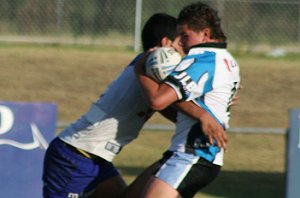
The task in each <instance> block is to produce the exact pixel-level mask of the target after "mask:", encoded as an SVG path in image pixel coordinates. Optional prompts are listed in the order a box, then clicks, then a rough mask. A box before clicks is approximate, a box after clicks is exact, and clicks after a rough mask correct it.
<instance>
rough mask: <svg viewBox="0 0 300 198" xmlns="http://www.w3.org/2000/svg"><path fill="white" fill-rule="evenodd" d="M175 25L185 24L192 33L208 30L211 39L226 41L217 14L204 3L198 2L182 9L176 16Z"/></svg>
mask: <svg viewBox="0 0 300 198" xmlns="http://www.w3.org/2000/svg"><path fill="white" fill-rule="evenodd" d="M177 23H178V24H179V25H183V24H186V25H187V26H188V27H189V28H190V29H191V30H193V31H201V30H203V29H205V28H210V30H211V39H218V40H219V41H222V42H225V41H226V36H225V34H224V32H223V30H222V28H221V19H220V17H219V16H218V12H217V11H216V10H214V9H213V8H211V7H209V6H208V5H206V4H204V3H201V2H198V3H193V4H190V5H188V6H186V7H184V8H183V9H182V10H181V12H180V13H179V15H178V19H177Z"/></svg>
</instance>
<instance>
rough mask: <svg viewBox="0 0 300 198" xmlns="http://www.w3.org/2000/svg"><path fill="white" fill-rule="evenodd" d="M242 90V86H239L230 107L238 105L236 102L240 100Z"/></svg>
mask: <svg viewBox="0 0 300 198" xmlns="http://www.w3.org/2000/svg"><path fill="white" fill-rule="evenodd" d="M242 89H243V85H240V87H239V90H238V91H237V93H236V95H235V96H234V97H233V99H232V103H231V105H230V106H235V105H237V103H238V101H239V99H240V97H239V96H240V94H239V93H240V91H241V90H242Z"/></svg>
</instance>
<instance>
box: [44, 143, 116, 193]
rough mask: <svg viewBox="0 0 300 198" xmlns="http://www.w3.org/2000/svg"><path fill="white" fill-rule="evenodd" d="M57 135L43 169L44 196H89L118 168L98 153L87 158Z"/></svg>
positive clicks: (113, 174) (49, 149)
mask: <svg viewBox="0 0 300 198" xmlns="http://www.w3.org/2000/svg"><path fill="white" fill-rule="evenodd" d="M71 148H72V147H71V146H68V145H67V144H66V143H64V142H63V141H62V140H60V139H59V138H55V139H54V140H53V141H52V142H51V144H50V145H49V147H48V149H47V151H46V155H45V159H44V170H43V182H44V186H43V196H44V198H68V197H76V198H77V197H78V198H79V197H88V196H89V195H91V194H92V193H93V192H94V191H95V189H96V187H97V185H98V184H99V183H100V182H103V181H105V180H107V179H109V178H111V177H114V176H117V175H119V172H118V171H117V170H116V168H115V167H114V166H113V164H112V163H111V162H108V161H106V160H104V159H102V158H100V157H95V158H87V157H84V156H83V155H80V154H79V153H77V152H75V150H72V149H71Z"/></svg>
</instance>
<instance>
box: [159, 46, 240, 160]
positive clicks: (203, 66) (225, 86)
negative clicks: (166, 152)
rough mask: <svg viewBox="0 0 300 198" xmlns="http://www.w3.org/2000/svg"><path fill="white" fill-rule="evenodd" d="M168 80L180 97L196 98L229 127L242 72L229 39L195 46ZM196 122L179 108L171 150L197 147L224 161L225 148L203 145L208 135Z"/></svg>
mask: <svg viewBox="0 0 300 198" xmlns="http://www.w3.org/2000/svg"><path fill="white" fill-rule="evenodd" d="M164 82H165V83H167V84H168V85H169V86H171V87H172V88H173V89H174V90H175V91H176V93H177V96H178V98H179V99H180V100H183V101H193V102H194V103H195V104H197V105H199V106H201V107H202V108H204V109H205V110H206V111H207V112H209V113H210V114H211V115H212V116H213V117H214V118H215V119H216V120H217V121H218V122H219V123H220V124H221V125H222V126H223V127H224V128H225V129H227V128H228V127H229V118H230V112H229V107H230V104H231V102H232V98H233V97H234V95H235V94H236V91H237V90H238V87H239V84H240V74H239V66H238V64H237V62H236V61H235V59H234V58H233V57H232V55H231V54H230V53H229V52H228V51H227V50H226V43H205V44H200V45H197V46H194V47H193V48H191V50H190V51H189V53H188V55H187V56H186V57H185V58H184V59H183V60H182V61H181V63H180V64H179V65H178V66H177V67H176V68H175V70H174V71H173V72H172V73H171V74H170V75H169V76H168V77H167V79H166V80H165V81H164ZM195 124H198V123H197V121H196V120H194V119H192V118H190V117H188V116H186V115H184V114H182V113H180V112H178V116H177V123H176V133H175V135H174V136H173V138H172V144H171V147H170V150H171V151H181V152H187V150H188V149H189V148H193V150H194V153H195V154H197V155H199V156H201V157H204V158H205V159H207V160H209V161H213V162H214V163H215V164H218V165H222V164H223V151H219V149H218V148H217V147H216V146H208V147H207V148H202V149H201V148H200V147H199V142H205V141H207V138H206V137H205V136H204V135H203V134H200V128H199V127H195V126H194V125H195ZM194 130H197V131H198V133H197V132H195V131H194ZM197 145H198V147H197Z"/></svg>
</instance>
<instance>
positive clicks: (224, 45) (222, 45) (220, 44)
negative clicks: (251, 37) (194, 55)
mask: <svg viewBox="0 0 300 198" xmlns="http://www.w3.org/2000/svg"><path fill="white" fill-rule="evenodd" d="M198 47H205V48H207V47H209V48H220V49H226V48H227V43H225V42H218V43H216V42H215V43H201V44H198V45H194V46H192V47H191V49H192V48H198Z"/></svg>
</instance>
